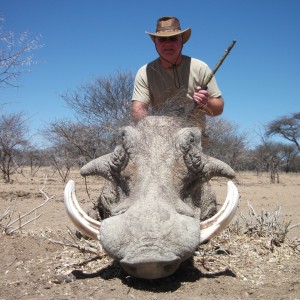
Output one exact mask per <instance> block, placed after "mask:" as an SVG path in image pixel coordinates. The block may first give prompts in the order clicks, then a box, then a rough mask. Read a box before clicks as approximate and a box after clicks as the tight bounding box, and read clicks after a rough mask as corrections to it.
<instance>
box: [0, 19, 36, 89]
mask: <svg viewBox="0 0 300 300" xmlns="http://www.w3.org/2000/svg"><path fill="white" fill-rule="evenodd" d="M2 24H3V19H1V18H0V87H5V86H12V87H16V86H17V85H15V83H14V81H15V80H17V79H18V77H19V76H20V75H21V74H22V73H23V72H25V71H26V70H27V67H28V66H30V65H31V64H32V63H33V57H32V51H33V50H36V49H38V48H40V47H41V45H40V44H39V38H38V37H36V38H34V39H30V36H29V33H28V32H23V33H22V34H21V35H20V36H19V37H16V36H15V34H14V33H13V32H4V31H3V28H2Z"/></svg>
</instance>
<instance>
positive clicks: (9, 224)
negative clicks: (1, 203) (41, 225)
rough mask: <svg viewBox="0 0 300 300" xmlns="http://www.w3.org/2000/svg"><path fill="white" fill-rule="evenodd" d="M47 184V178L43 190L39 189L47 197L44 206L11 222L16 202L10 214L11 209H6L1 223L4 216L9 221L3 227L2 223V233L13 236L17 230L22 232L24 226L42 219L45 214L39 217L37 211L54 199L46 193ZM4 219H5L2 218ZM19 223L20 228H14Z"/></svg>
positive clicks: (41, 205) (0, 225) (39, 206)
mask: <svg viewBox="0 0 300 300" xmlns="http://www.w3.org/2000/svg"><path fill="white" fill-rule="evenodd" d="M46 182H47V177H46V178H45V180H44V185H43V187H42V188H41V189H39V192H40V193H41V194H42V195H43V196H44V197H45V199H46V200H45V201H44V202H43V203H42V204H40V205H38V206H36V207H35V208H33V209H32V210H30V211H29V212H27V213H25V214H23V215H20V214H19V216H18V217H17V218H16V219H15V220H14V221H11V219H12V216H13V214H14V212H15V207H16V200H15V201H14V206H13V209H12V211H11V212H10V207H9V208H7V209H6V211H5V212H4V214H3V215H2V216H1V219H0V222H1V220H2V219H4V217H3V216H5V218H6V217H8V219H9V220H8V222H7V224H6V225H2V224H1V223H0V227H3V229H2V232H3V233H5V234H7V235H10V234H12V233H13V232H15V231H17V230H20V231H22V228H23V227H24V226H26V225H28V224H29V223H31V222H32V221H35V220H37V219H38V218H40V217H41V216H42V214H43V213H41V214H39V215H38V216H37V215H36V211H37V210H38V209H39V208H41V207H43V206H44V205H45V204H46V203H47V202H48V201H49V200H51V199H52V198H53V196H52V197H49V196H48V195H47V194H46V193H45V192H44V188H45V186H46ZM32 213H35V217H33V218H31V219H30V220H28V221H26V222H25V223H22V221H23V220H24V218H25V217H27V216H29V215H30V214H32ZM2 217H3V218H2ZM17 222H19V225H18V227H16V228H12V226H13V225H14V224H15V223H17Z"/></svg>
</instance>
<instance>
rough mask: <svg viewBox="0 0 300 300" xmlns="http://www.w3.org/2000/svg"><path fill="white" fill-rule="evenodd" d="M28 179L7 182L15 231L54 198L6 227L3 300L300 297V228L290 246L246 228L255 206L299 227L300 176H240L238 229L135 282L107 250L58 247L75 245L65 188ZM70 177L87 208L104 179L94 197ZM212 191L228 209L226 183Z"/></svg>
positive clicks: (2, 192) (4, 194)
mask: <svg viewBox="0 0 300 300" xmlns="http://www.w3.org/2000/svg"><path fill="white" fill-rule="evenodd" d="M24 175H25V176H22V175H20V174H18V175H14V176H13V180H14V182H13V183H12V184H5V183H4V182H0V202H1V209H0V218H1V216H3V215H4V213H5V211H6V209H7V208H8V209H9V211H10V212H12V211H14V214H13V217H12V218H11V220H10V223H11V222H12V221H13V220H14V219H16V220H17V221H16V222H15V223H14V224H12V225H11V226H10V229H12V228H17V227H18V226H19V224H20V220H19V219H20V218H19V216H22V215H23V214H25V213H26V212H29V211H30V210H32V209H34V208H35V207H37V206H39V205H41V204H42V203H43V202H44V201H45V199H46V196H49V197H52V198H51V199H50V200H49V201H48V202H47V203H46V204H45V205H44V206H42V207H40V208H39V209H38V210H37V212H32V213H31V214H30V215H29V216H27V217H24V218H22V220H21V221H22V223H24V222H26V220H30V219H32V218H34V217H38V216H39V213H42V215H41V216H40V217H38V219H36V220H34V221H32V222H31V223H29V224H28V225H26V226H24V227H23V228H22V230H17V231H15V232H14V233H12V234H10V235H7V234H4V233H3V228H4V226H7V223H8V222H9V219H5V220H2V221H1V223H0V224H1V226H2V227H1V228H0V229H1V232H0V234H1V235H0V266H1V271H0V299H191V300H192V299H193V300H194V299H300V226H295V227H293V228H291V229H290V230H289V232H288V234H287V236H286V237H285V239H284V241H278V236H277V235H276V232H275V231H274V233H271V234H269V235H264V234H262V235H260V236H258V235H256V234H255V232H254V233H252V234H249V235H246V234H244V229H241V227H242V226H243V225H245V224H246V223H247V221H246V220H248V222H250V220H252V218H253V214H252V215H251V214H250V213H249V212H251V207H253V209H254V210H255V212H256V214H257V216H258V217H259V216H261V217H263V218H265V219H268V218H269V219H270V218H273V221H274V222H275V223H277V224H281V225H280V226H281V228H285V224H286V226H288V225H287V224H288V222H290V221H291V223H290V224H289V226H292V225H297V224H299V223H300V174H280V183H279V184H270V183H269V177H268V174H259V175H257V174H252V173H239V174H237V178H236V180H235V183H236V185H237V187H238V190H239V193H240V200H241V202H240V207H239V209H238V212H237V215H236V217H235V220H234V225H232V226H231V227H230V230H226V231H225V232H224V233H222V234H221V235H220V236H218V237H215V238H214V239H212V240H211V241H210V242H209V243H207V244H205V245H202V246H200V247H199V249H198V251H197V252H196V253H195V256H194V259H193V262H187V263H186V264H185V265H183V266H182V267H181V268H180V269H179V270H177V271H176V273H175V274H173V275H172V276H170V277H167V278H163V279H159V280H141V279H136V278H133V277H131V276H128V275H127V274H125V273H124V272H123V271H122V270H121V269H120V267H119V265H118V264H116V263H114V262H113V261H112V260H111V259H110V258H109V257H107V256H106V255H105V253H103V252H100V253H101V255H100V257H99V256H96V255H95V254H91V253H81V252H79V250H78V249H75V248H71V247H68V246H62V245H59V244H57V243H53V241H54V240H55V241H60V242H64V243H67V240H66V238H67V239H68V241H72V238H71V236H70V235H69V234H68V228H70V229H71V230H74V227H73V225H72V224H71V221H70V220H69V219H68V217H67V215H66V212H65V209H64V203H63V190H64V185H65V184H64V183H62V181H61V179H60V177H59V176H58V174H57V173H54V174H53V172H52V171H51V170H50V169H43V170H40V171H39V172H38V173H37V174H36V175H35V176H34V177H32V178H31V177H30V175H28V173H26V172H25V174H24ZM70 177H71V178H72V179H73V180H75V182H76V184H77V186H76V188H77V198H78V199H79V201H80V203H81V204H82V207H83V208H85V209H87V207H88V206H90V203H91V201H92V200H95V199H96V197H97V195H98V193H99V191H100V179H99V178H88V190H89V194H87V193H86V190H85V185H84V180H83V179H82V178H81V177H80V176H79V172H78V171H73V172H72V174H71V176H70ZM212 185H213V188H214V190H215V191H216V193H217V196H218V202H219V203H220V204H222V202H223V201H224V199H225V196H226V181H225V180H223V179H222V180H214V181H213V183H212ZM40 190H41V191H42V192H44V193H45V194H42V193H41V192H40ZM14 205H15V208H13V207H14ZM250 205H251V206H250ZM279 207H280V210H279ZM252 213H253V211H252ZM279 213H280V215H279ZM278 218H279V219H278ZM254 219H255V218H254ZM250 227H251V226H248V228H250ZM50 240H52V241H50ZM95 245H96V244H95Z"/></svg>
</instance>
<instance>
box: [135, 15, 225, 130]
mask: <svg viewBox="0 0 300 300" xmlns="http://www.w3.org/2000/svg"><path fill="white" fill-rule="evenodd" d="M146 33H147V34H149V36H150V38H151V39H152V41H153V42H154V44H155V47H156V50H157V52H158V54H159V58H158V59H156V60H154V61H152V62H150V63H149V64H147V65H145V66H143V67H142V68H140V69H139V71H138V72H137V75H136V78H135V84H134V91H133V96H132V118H133V120H134V121H136V122H137V121H139V120H140V119H142V118H143V117H145V116H147V115H148V108H149V106H150V107H151V108H152V110H153V111H154V112H155V111H158V110H159V109H161V108H163V107H164V106H166V105H167V103H168V102H169V103H172V104H173V103H179V107H180V108H181V110H180V109H179V110H178V111H181V112H184V111H185V112H186V108H187V107H192V108H193V109H192V111H189V115H191V118H192V120H194V121H196V122H197V123H198V125H199V126H200V127H201V128H203V129H205V115H210V116H218V115H220V114H221V113H222V112H223V107H224V101H223V99H222V94H221V91H220V90H219V88H218V85H217V83H216V80H215V78H214V77H213V78H212V80H211V81H210V83H209V84H208V86H207V89H205V88H204V89H202V88H201V85H203V82H204V80H205V78H206V77H207V76H208V75H209V74H210V72H211V70H210V69H209V67H208V66H207V64H205V63H204V62H202V61H200V60H197V59H195V58H191V57H188V56H185V55H183V54H182V48H183V45H184V44H185V43H186V42H187V41H188V40H189V38H190V36H191V28H188V29H186V30H181V27H180V22H179V20H178V19H177V18H175V17H162V18H160V19H159V20H158V21H157V27H156V33H149V32H146ZM193 101H194V103H195V104H193ZM191 104H192V106H191Z"/></svg>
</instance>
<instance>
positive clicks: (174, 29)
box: [146, 17, 192, 43]
mask: <svg viewBox="0 0 300 300" xmlns="http://www.w3.org/2000/svg"><path fill="white" fill-rule="evenodd" d="M146 33H147V34H149V36H150V38H151V39H152V41H153V42H154V40H155V37H169V36H174V35H179V34H182V35H183V43H186V42H187V41H188V40H189V38H190V36H191V33H192V29H191V28H188V29H185V30H181V27H180V22H179V20H178V19H177V18H175V17H162V18H160V19H158V20H157V25H156V33H151V32H147V31H146Z"/></svg>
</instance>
